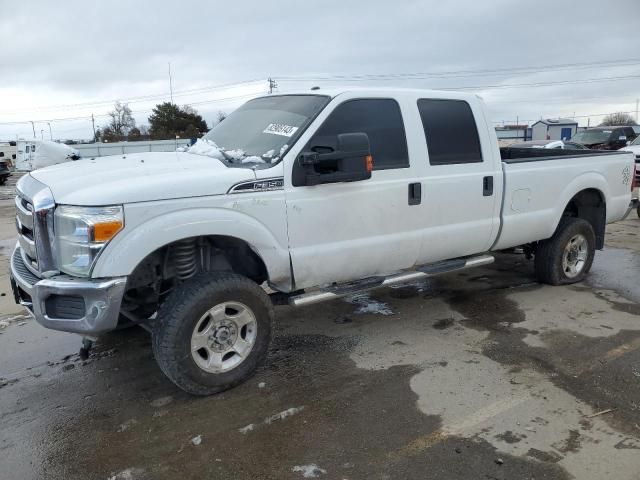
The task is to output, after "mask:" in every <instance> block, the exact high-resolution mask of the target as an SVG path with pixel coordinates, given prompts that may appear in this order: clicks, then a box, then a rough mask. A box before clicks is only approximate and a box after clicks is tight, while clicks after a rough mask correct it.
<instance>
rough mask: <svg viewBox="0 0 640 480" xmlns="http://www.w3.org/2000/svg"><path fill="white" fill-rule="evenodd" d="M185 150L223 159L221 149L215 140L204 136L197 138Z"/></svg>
mask: <svg viewBox="0 0 640 480" xmlns="http://www.w3.org/2000/svg"><path fill="white" fill-rule="evenodd" d="M187 152H188V153H193V154H194V155H204V156H205V157H211V158H215V159H217V160H224V159H225V158H224V155H223V154H222V149H221V148H220V147H218V145H216V144H215V142H212V141H211V140H207V139H206V138H199V139H198V141H197V142H196V143H194V144H193V145H191V147H189V149H188V150H187Z"/></svg>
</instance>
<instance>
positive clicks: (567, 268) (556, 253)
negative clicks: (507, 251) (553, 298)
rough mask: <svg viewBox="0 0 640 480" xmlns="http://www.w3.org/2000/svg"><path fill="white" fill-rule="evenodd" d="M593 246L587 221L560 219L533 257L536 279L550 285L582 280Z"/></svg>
mask: <svg viewBox="0 0 640 480" xmlns="http://www.w3.org/2000/svg"><path fill="white" fill-rule="evenodd" d="M595 245H596V238H595V233H594V231H593V227H592V226H591V224H590V223H589V222H587V221H586V220H583V219H581V218H573V217H566V218H563V219H562V220H561V221H560V225H558V228H557V229H556V232H555V233H554V234H553V236H552V237H551V238H549V239H548V240H544V241H542V242H540V243H539V244H538V248H537V250H536V256H535V269H536V276H537V277H538V280H539V281H541V282H543V283H548V284H551V285H561V284H569V283H576V282H579V281H581V280H582V279H583V278H584V277H585V275H586V274H587V273H588V272H589V270H590V269H591V264H592V263H593V257H594V255H595Z"/></svg>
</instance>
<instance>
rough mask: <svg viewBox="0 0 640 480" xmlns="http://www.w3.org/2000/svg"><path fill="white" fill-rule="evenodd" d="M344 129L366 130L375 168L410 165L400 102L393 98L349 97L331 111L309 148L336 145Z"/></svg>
mask: <svg viewBox="0 0 640 480" xmlns="http://www.w3.org/2000/svg"><path fill="white" fill-rule="evenodd" d="M341 133H366V134H367V135H368V137H369V145H370V146H371V156H372V157H373V169H374V170H385V169H389V168H406V167H408V166H409V152H408V149H407V137H406V134H405V131H404V123H403V122H402V113H401V112H400V106H399V105H398V103H397V102H396V101H395V100H392V99H390V98H366V99H365V98H363V99H357V100H347V101H346V102H344V103H342V104H341V105H338V106H337V107H336V109H335V110H334V111H333V112H331V114H330V115H329V117H328V118H327V119H326V120H325V122H324V123H323V124H322V126H321V127H320V128H319V129H318V131H317V132H316V133H315V134H314V136H313V138H312V139H311V140H310V142H309V144H308V145H307V147H305V150H314V151H318V149H323V150H324V149H325V148H326V149H328V150H331V149H335V148H336V141H337V136H338V135H339V134H341Z"/></svg>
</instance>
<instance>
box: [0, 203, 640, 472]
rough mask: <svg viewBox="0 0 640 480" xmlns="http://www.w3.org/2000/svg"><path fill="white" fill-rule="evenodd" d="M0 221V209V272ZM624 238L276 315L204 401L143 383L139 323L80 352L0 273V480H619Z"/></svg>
mask: <svg viewBox="0 0 640 480" xmlns="http://www.w3.org/2000/svg"><path fill="white" fill-rule="evenodd" d="M11 212H12V207H11V205H10V201H4V200H2V201H0V254H2V255H1V256H0V268H1V269H2V271H3V272H6V268H7V255H8V254H9V253H10V251H11V245H12V241H11V240H10V239H11V238H12V237H13V232H12V230H11V229H12V227H13V220H12V217H11ZM639 228H640V220H638V219H637V218H636V217H635V216H631V217H630V218H629V219H628V220H626V221H625V222H622V223H620V224H617V225H614V226H611V227H610V229H609V235H608V239H607V243H608V246H607V249H606V250H605V251H604V252H598V254H597V255H596V261H595V263H594V267H593V271H592V274H591V275H590V276H589V279H588V281H586V282H584V283H582V284H578V285H574V286H568V287H550V286H546V285H539V284H537V283H536V282H535V280H534V277H533V266H532V264H531V262H528V261H526V260H525V259H524V257H523V256H519V255H501V256H499V257H498V261H497V262H496V263H495V264H493V265H491V266H489V267H484V268H480V269H476V270H469V271H467V272H462V273H459V274H452V275H448V276H442V277H439V278H436V279H434V280H430V281H427V282H418V283H414V284H410V285H406V286H403V287H400V288H394V289H387V290H381V291H376V292H374V293H371V294H369V295H361V296H358V297H355V298H350V299H346V300H340V301H335V302H331V303H326V304H320V305H316V306H312V307H307V308H304V309H297V310H294V309H291V308H289V307H278V308H277V324H276V326H275V338H274V341H273V345H272V348H271V350H270V355H269V357H268V360H267V363H266V365H265V366H264V367H263V368H261V369H260V370H259V371H258V373H257V374H256V375H255V376H254V377H253V378H252V379H251V380H249V381H248V382H247V383H245V384H243V385H241V386H239V387H237V388H235V389H233V390H230V391H228V392H224V393H222V394H219V395H216V396H212V397H208V398H196V397H190V396H189V395H186V394H184V393H183V392H181V391H180V390H178V389H177V388H176V387H174V386H173V385H172V384H171V383H170V382H168V381H167V380H166V379H165V378H164V377H163V375H162V373H161V372H160V370H159V369H158V368H157V366H156V364H155V362H154V360H153V356H152V352H151V342H150V337H149V335H148V334H147V333H146V332H145V331H143V330H141V329H133V330H127V331H122V332H118V333H116V334H111V335H107V336H105V337H103V338H101V339H100V341H99V343H98V344H97V346H96V348H95V349H94V350H93V351H92V355H91V357H90V358H89V359H88V360H87V361H82V360H80V359H79V357H78V355H77V352H78V348H79V346H80V339H79V337H77V336H74V335H69V334H63V333H58V332H52V331H49V330H45V329H43V328H42V327H40V326H39V325H37V324H36V323H35V322H34V321H33V320H31V319H29V318H28V317H24V316H23V315H22V312H21V309H20V308H19V307H17V306H15V305H12V304H11V301H12V300H11V298H10V290H9V289H8V282H7V277H6V275H3V276H0V293H5V294H6V295H5V296H0V311H1V312H2V315H0V322H1V323H0V377H1V378H2V380H0V385H2V386H1V387H0V427H1V428H0V478H2V479H4V478H7V479H14V478H15V479H40V478H55V479H58V478H60V479H63V478H64V479H89V480H90V479H104V480H106V479H114V480H116V479H176V478H212V479H213V478H216V479H227V478H229V479H302V478H326V479H413V478H420V479H470V478H473V479H530V478H535V479H569V478H577V479H603V478H616V479H638V478H640V477H639V475H640V452H639V450H640V285H639V284H638V282H637V279H638V272H639V270H638V267H639V266H640V265H639V260H640V242H639V240H638V237H637V233H638V229H639ZM3 239H4V240H3ZM603 412H606V413H603Z"/></svg>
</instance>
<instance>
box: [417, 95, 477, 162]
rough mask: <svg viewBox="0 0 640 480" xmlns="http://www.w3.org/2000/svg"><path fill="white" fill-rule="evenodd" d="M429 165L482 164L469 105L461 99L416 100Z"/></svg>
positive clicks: (474, 123) (475, 128)
mask: <svg viewBox="0 0 640 480" xmlns="http://www.w3.org/2000/svg"><path fill="white" fill-rule="evenodd" d="M418 111H419V112H420V118H421V119H422V127H423V128H424V136H425V138H426V141H427V150H428V152H429V163H430V164H431V165H453V164H459V163H480V162H482V151H481V150H480V138H479V136H478V129H477V127H476V121H475V118H474V117H473V112H472V111H471V107H470V106H469V104H468V103H467V102H465V101H463V100H441V99H426V98H421V99H420V100H418Z"/></svg>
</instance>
